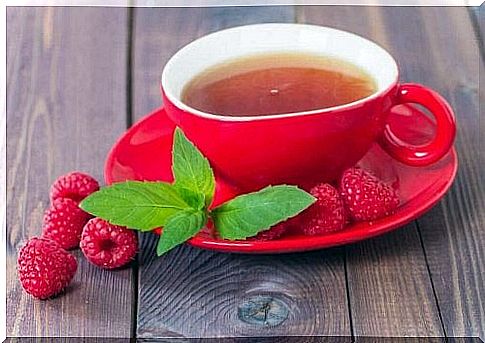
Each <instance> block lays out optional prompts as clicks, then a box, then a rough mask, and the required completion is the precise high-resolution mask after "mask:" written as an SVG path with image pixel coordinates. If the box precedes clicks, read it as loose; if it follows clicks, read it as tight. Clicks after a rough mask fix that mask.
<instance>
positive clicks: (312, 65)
mask: <svg viewBox="0 0 485 343" xmlns="http://www.w3.org/2000/svg"><path fill="white" fill-rule="evenodd" d="M376 88H377V87H376V83H375V81H374V80H373V79H372V77H371V76H370V75H368V74H367V73H366V72H365V71H364V70H362V69H361V68H359V67H357V66H356V65H354V64H352V63H349V62H346V61H343V60H340V59H337V58H334V57H328V56H319V55H312V54H305V53H290V52H280V53H270V54H269V53H266V54H258V55H252V56H246V57H243V58H238V59H233V60H230V61H227V62H224V63H221V64H219V65H216V66H213V67H211V68H208V69H207V70H205V71H203V72H202V73H200V74H199V75H197V76H195V77H194V78H193V79H192V80H191V81H190V82H189V83H188V84H187V85H186V87H185V88H184V90H183V92H182V101H183V102H184V103H185V104H187V105H189V106H191V107H193V108H195V109H197V110H200V111H203V112H207V113H212V114H218V115H223V116H261V115H271V114H283V113H294V112H302V111H310V110H316V109H322V108H328V107H333V106H337V105H343V104H347V103H350V102H353V101H356V100H359V99H362V98H365V97H367V96H369V95H371V94H372V93H374V92H375V91H376Z"/></svg>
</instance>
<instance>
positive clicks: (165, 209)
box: [79, 181, 190, 231]
mask: <svg viewBox="0 0 485 343" xmlns="http://www.w3.org/2000/svg"><path fill="white" fill-rule="evenodd" d="M79 206H80V207H81V208H82V209H83V210H84V211H86V212H89V213H91V214H92V215H94V216H96V217H100V218H103V219H105V220H107V221H108V222H110V223H112V224H115V225H123V226H127V227H129V228H133V229H138V230H142V231H148V230H151V229H153V228H156V227H159V226H163V225H165V224H166V222H167V219H168V218H169V217H171V216H173V215H174V214H176V213H178V212H180V211H183V210H187V209H189V208H190V206H189V205H188V204H187V203H186V202H185V201H184V200H183V198H182V197H181V196H180V195H179V194H178V193H177V191H176V190H175V189H174V187H173V186H172V185H170V184H168V183H163V182H141V181H126V182H121V183H115V184H113V185H111V186H108V187H104V188H102V189H101V190H99V191H97V192H95V193H93V194H91V195H90V196H88V197H87V198H85V199H84V200H83V201H82V202H81V204H80V205H79Z"/></svg>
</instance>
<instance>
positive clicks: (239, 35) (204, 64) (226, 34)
mask: <svg viewBox="0 0 485 343" xmlns="http://www.w3.org/2000/svg"><path fill="white" fill-rule="evenodd" d="M261 52H304V53H313V54H321V55H326V56H333V57H336V58H339V59H342V60H346V61H349V62H351V63H353V64H355V65H357V66H359V67H361V68H362V69H364V70H365V71H367V72H368V73H369V74H370V75H371V76H372V77H373V78H374V80H375V81H376V83H377V91H376V92H375V93H374V94H372V95H370V96H368V97H366V98H364V99H361V100H358V101H355V102H352V103H349V104H345V105H340V106H335V107H331V108H324V109H319V110H312V111H306V112H299V113H282V114H277V115H269V116H256V117H254V116H251V117H249V116H248V117H244V116H242V117H232V116H231V117H229V116H220V115H215V114H211V113H204V112H201V111H199V110H196V109H194V108H191V107H189V106H187V105H186V104H184V103H183V102H182V101H181V100H180V98H181V93H182V90H183V88H184V86H185V85H186V84H187V83H188V82H189V81H190V80H191V79H192V78H193V77H194V76H195V75H197V74H198V73H199V72H201V71H203V70H205V69H207V68H208V67H210V66H213V65H217V64H219V63H221V62H224V61H226V60H228V59H232V58H236V57H243V56H246V55H251V54H255V53H261ZM398 74H399V73H398V68H397V64H396V62H395V60H394V59H393V58H392V56H391V55H390V54H389V53H388V52H387V51H385V50H384V49H383V48H381V47H380V46H378V45H376V44H375V43H373V42H371V41H369V40H366V39H364V38H362V37H359V36H357V35H354V34H351V33H348V32H344V31H339V30H335V29H331V28H327V27H320V26H312V25H301V24H259V25H249V26H241V27H236V28H231V29H227V30H223V31H219V32H216V33H213V34H210V35H207V36H204V37H202V38H200V39H198V40H196V41H194V42H192V43H190V44H188V45H187V46H185V47H184V48H182V49H181V50H179V51H178V52H177V53H176V54H175V55H174V56H172V58H171V59H170V60H169V62H168V63H167V65H166V66H165V68H164V70H163V74H162V82H161V88H162V97H163V101H164V106H165V108H166V111H167V113H168V115H169V117H170V118H171V120H172V121H174V122H175V123H176V124H177V125H178V126H179V127H181V128H182V130H183V131H184V132H185V134H186V135H187V137H188V138H189V139H190V140H191V141H192V142H194V143H195V144H196V145H197V147H198V148H199V149H200V150H201V151H202V152H203V153H204V155H205V156H207V158H208V159H209V160H210V162H211V164H212V166H213V167H214V168H215V169H216V172H217V173H218V174H219V175H221V176H222V177H224V178H226V179H227V180H229V181H231V182H233V183H234V184H235V185H237V186H239V187H241V188H242V189H243V190H245V191H250V190H256V189H259V188H262V187H264V186H267V185H270V184H273V185H275V184H285V183H286V184H296V185H299V186H301V187H304V188H307V187H309V186H311V185H312V184H315V183H316V182H321V181H331V180H334V179H336V178H337V177H338V176H339V174H340V173H341V172H342V171H343V170H344V169H345V168H348V167H350V166H353V165H354V164H355V163H356V162H357V161H358V160H359V159H361V158H362V157H363V156H364V155H365V154H366V152H367V151H368V150H369V149H370V147H371V146H372V144H373V143H374V142H376V141H377V142H379V144H380V145H381V146H382V147H383V148H384V149H385V150H386V151H387V152H388V153H389V154H390V155H391V156H392V157H394V158H395V159H397V160H399V161H400V162H402V163H406V164H409V165H413V166H422V165H428V164H431V163H433V162H436V161H437V160H439V159H440V158H441V157H443V156H444V155H445V154H446V153H447V152H448V151H449V149H450V148H451V146H452V144H453V140H454V137H455V131H456V127H455V118H454V115H453V112H452V110H451V107H450V106H449V104H448V103H447V102H446V100H444V99H443V98H442V97H441V96H440V95H439V94H437V93H436V92H434V91H432V90H430V89H428V88H426V87H424V86H421V85H417V84H399V83H398ZM404 103H417V104H420V105H422V106H424V107H426V108H427V109H428V110H429V111H430V112H431V113H432V114H433V115H434V117H435V119H436V122H437V132H436V135H435V137H434V139H433V140H432V141H431V142H429V143H427V144H425V145H421V146H415V145H411V144H408V143H406V142H404V141H402V140H401V139H399V137H397V136H396V135H394V134H393V132H392V131H391V129H390V127H389V125H386V119H387V116H388V113H389V111H390V110H391V108H392V107H393V106H396V105H399V104H404Z"/></svg>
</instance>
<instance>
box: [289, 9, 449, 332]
mask: <svg viewBox="0 0 485 343" xmlns="http://www.w3.org/2000/svg"><path fill="white" fill-rule="evenodd" d="M416 12H417V10H416V9H412V8H411V9H406V8H379V7H351V6H342V7H340V6H337V7H334V6H332V7H323V6H322V7H320V6H312V7H304V8H301V9H300V11H299V13H298V16H297V17H298V21H299V22H305V23H313V24H319V25H325V26H331V27H335V28H338V29H342V30H346V31H351V32H354V33H357V34H359V35H361V36H364V37H366V38H369V39H371V40H373V41H375V42H377V43H378V44H380V45H382V46H384V47H385V48H386V49H388V50H389V51H390V52H391V54H393V55H394V56H395V57H396V58H397V60H398V61H399V62H400V66H401V68H402V78H404V79H411V80H416V79H415V76H416V75H415V74H416V73H415V72H414V71H415V70H416V69H415V68H421V64H420V63H421V62H420V61H419V60H416V59H409V58H407V55H404V54H406V51H419V53H420V54H421V58H423V59H426V58H427V56H426V54H427V50H426V49H419V50H418V49H415V47H414V44H415V41H419V40H420V39H421V37H420V36H421V35H420V34H417V32H420V30H423V24H422V23H421V22H416V20H414V15H415V14H416ZM400 16H402V18H399V19H400V20H398V18H396V17H400ZM410 23H412V24H411V25H410ZM401 31H405V32H406V33H404V32H403V33H402V35H404V34H407V32H409V31H412V32H413V33H415V36H414V39H411V38H409V37H408V40H407V41H403V40H402V41H399V43H400V44H397V40H396V39H397V37H396V36H398V35H399V34H400V32H401ZM423 55H424V56H423ZM419 70H420V71H421V69H419ZM416 81H420V80H416ZM346 255H347V270H348V284H349V291H350V294H349V296H350V308H351V312H352V323H353V330H354V334H355V336H442V335H443V331H442V327H441V323H440V319H439V312H438V308H437V307H436V300H435V297H434V296H433V290H432V285H431V282H430V278H429V275H428V271H427V268H426V260H425V256H424V254H423V250H422V248H421V243H420V239H419V235H418V232H417V229H416V225H415V224H414V223H412V224H409V225H407V226H405V227H404V228H402V229H401V230H399V231H397V232H394V233H391V234H388V235H386V236H383V237H380V238H377V239H373V240H370V241H367V242H363V243H361V244H355V245H351V246H348V247H346Z"/></svg>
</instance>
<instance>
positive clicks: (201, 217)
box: [157, 211, 207, 256]
mask: <svg viewBox="0 0 485 343" xmlns="http://www.w3.org/2000/svg"><path fill="white" fill-rule="evenodd" d="M206 222H207V215H206V213H205V212H203V211H183V212H179V213H177V214H175V215H173V216H172V217H170V218H169V219H168V220H167V223H166V224H165V226H164V227H163V231H162V235H161V236H160V240H159V241H158V245H157V255H158V256H160V255H163V254H164V253H166V252H167V251H169V250H171V249H173V248H175V247H176V246H177V245H179V244H182V243H184V242H185V241H186V240H188V239H190V238H192V237H194V236H195V235H196V234H197V232H199V231H200V229H202V227H203V226H204V225H205V223H206Z"/></svg>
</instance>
